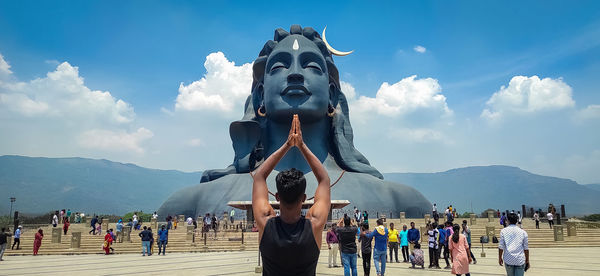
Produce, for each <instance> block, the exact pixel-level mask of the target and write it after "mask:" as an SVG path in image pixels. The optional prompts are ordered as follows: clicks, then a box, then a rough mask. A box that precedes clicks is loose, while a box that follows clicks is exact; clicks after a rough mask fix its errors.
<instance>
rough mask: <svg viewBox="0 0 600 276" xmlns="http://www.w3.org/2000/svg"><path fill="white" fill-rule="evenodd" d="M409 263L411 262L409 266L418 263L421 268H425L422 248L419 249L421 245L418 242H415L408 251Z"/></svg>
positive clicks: (413, 266)
mask: <svg viewBox="0 0 600 276" xmlns="http://www.w3.org/2000/svg"><path fill="white" fill-rule="evenodd" d="M410 263H411V264H412V267H411V268H415V265H420V266H421V269H425V258H424V257H423V250H421V245H420V244H418V243H415V249H414V250H413V252H412V253H410Z"/></svg>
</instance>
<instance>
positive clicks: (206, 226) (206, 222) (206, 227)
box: [202, 213, 212, 235]
mask: <svg viewBox="0 0 600 276" xmlns="http://www.w3.org/2000/svg"><path fill="white" fill-rule="evenodd" d="M203 222H204V224H203V226H202V232H204V233H206V235H208V232H209V231H210V225H211V224H212V220H211V219H210V214H209V213H206V214H205V215H204V221H203Z"/></svg>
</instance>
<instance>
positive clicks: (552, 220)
mask: <svg viewBox="0 0 600 276" xmlns="http://www.w3.org/2000/svg"><path fill="white" fill-rule="evenodd" d="M546 217H547V218H548V224H549V225H550V229H552V226H553V225H554V216H553V215H552V213H547V214H546Z"/></svg>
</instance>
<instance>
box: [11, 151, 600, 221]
mask: <svg viewBox="0 0 600 276" xmlns="http://www.w3.org/2000/svg"><path fill="white" fill-rule="evenodd" d="M201 174H202V173H201V172H182V171H178V170H161V169H148V168H144V167H141V166H138V165H136V164H133V163H121V162H114V161H110V160H106V159H90V158H82V157H63V158H50V157H27V156H20V155H4V156H0V189H2V190H3V191H6V195H9V196H15V197H16V198H17V202H16V204H15V209H16V210H19V211H22V212H25V213H45V212H48V211H50V210H55V209H66V208H71V210H72V211H74V212H75V211H84V212H86V213H87V212H90V211H91V212H96V213H106V214H108V213H114V214H124V213H126V212H130V211H133V210H144V211H155V210H156V209H158V207H160V205H161V204H162V202H163V201H164V200H166V199H167V198H168V197H169V196H170V195H171V194H172V193H174V192H175V191H177V190H179V189H180V188H183V187H187V186H191V185H195V184H198V182H199V181H200V177H201ZM384 177H385V179H386V180H388V181H392V182H397V183H403V184H406V185H409V186H411V187H414V188H416V189H417V190H419V191H420V192H421V193H423V195H424V196H425V197H426V198H428V199H429V200H430V201H431V202H432V203H433V202H435V203H437V205H438V208H439V209H442V208H445V207H446V206H447V205H450V204H452V205H453V206H454V207H456V208H458V210H459V212H461V213H462V212H466V211H471V208H473V211H475V212H476V213H479V212H481V211H483V210H485V209H487V208H494V209H500V210H505V209H510V210H513V209H514V210H520V209H521V204H526V205H527V206H531V207H535V208H536V209H537V208H542V209H544V207H545V206H547V205H548V203H554V204H555V205H560V204H565V205H566V207H567V208H566V209H567V215H573V214H589V213H600V208H599V207H597V206H596V204H595V199H596V198H599V197H600V190H596V189H594V188H595V186H589V185H580V184H578V183H577V182H575V181H573V180H570V179H565V178H558V177H551V176H543V175H538V174H534V173H531V172H528V171H526V170H523V169H520V168H518V167H514V166H506V165H490V166H469V167H464V168H455V169H450V170H447V171H443V172H435V173H398V172H396V173H384ZM592 185H598V184H592ZM598 186H600V185H598ZM31 191H38V192H37V193H31ZM3 194H4V193H3ZM9 206H10V205H8V204H0V212H3V213H6V212H8V209H9ZM357 207H359V209H360V206H357Z"/></svg>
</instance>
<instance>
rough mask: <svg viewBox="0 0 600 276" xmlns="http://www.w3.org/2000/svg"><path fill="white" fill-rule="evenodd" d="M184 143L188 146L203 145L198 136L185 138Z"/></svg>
mask: <svg viewBox="0 0 600 276" xmlns="http://www.w3.org/2000/svg"><path fill="white" fill-rule="evenodd" d="M186 144H187V145H188V146H190V147H199V146H204V142H202V140H201V139H198V138H194V139H190V140H187V141H186Z"/></svg>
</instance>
